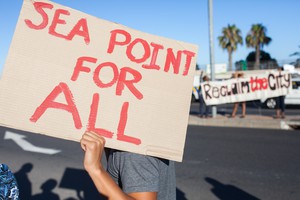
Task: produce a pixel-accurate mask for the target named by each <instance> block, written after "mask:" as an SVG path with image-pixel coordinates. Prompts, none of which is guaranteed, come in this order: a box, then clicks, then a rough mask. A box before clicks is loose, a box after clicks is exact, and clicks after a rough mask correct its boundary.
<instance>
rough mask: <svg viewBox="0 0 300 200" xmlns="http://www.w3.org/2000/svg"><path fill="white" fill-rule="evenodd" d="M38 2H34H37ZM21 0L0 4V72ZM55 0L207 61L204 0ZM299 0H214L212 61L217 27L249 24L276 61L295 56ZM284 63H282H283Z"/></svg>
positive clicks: (240, 54)
mask: <svg viewBox="0 0 300 200" xmlns="http://www.w3.org/2000/svg"><path fill="white" fill-rule="evenodd" d="M36 1H38V0H36ZM22 2H23V1H22V0H9V1H5V0H1V2H0V36H1V37H0V74H1V72H2V68H3V65H4V63H5V59H6V56H7V53H8V49H9V45H10V42H11V40H12V36H13V33H14V29H15V26H16V23H17V19H18V15H19V12H20V9H21V6H22ZM53 2H55V3H59V4H62V5H64V6H67V7H71V8H73V9H76V10H80V11H82V12H85V13H87V14H90V15H93V16H96V17H98V18H102V19H105V20H108V21H112V22H116V23H120V24H123V25H125V26H128V27H130V28H134V29H137V30H140V31H143V32H147V33H151V34H154V35H159V36H163V37H168V38H171V39H175V40H180V41H184V42H188V43H193V44H197V45H198V46H199V52H198V59H197V63H198V64H199V65H204V64H208V63H209V31H208V0H184V1H183V0H163V1H162V0H110V1H99V0H88V1H87V0H53ZM299 8H300V1H299V0H285V1H282V0H251V1H246V0H227V1H223V0H213V14H214V18H213V19H214V42H215V43H214V52H215V63H227V61H228V54H227V52H226V51H224V50H222V49H221V48H220V47H219V44H218V42H217V37H218V36H219V35H220V34H221V31H222V28H223V27H225V26H227V25H228V24H235V25H236V26H237V27H238V28H240V29H241V32H242V36H243V38H245V36H246V34H247V33H248V31H249V30H250V28H251V25H252V24H256V23H261V24H263V25H264V26H266V27H267V30H268V31H267V35H268V36H270V37H271V38H272V39H273V41H272V42H271V43H270V45H269V46H266V47H265V48H264V50H265V51H266V52H268V53H270V54H271V56H272V57H273V58H275V59H277V60H278V61H279V62H285V61H286V60H290V59H296V57H290V56H289V55H290V54H292V53H293V52H295V51H300V48H299V45H300V26H299ZM251 51H253V49H249V48H247V47H246V45H245V42H244V45H243V46H239V47H238V50H237V51H236V52H235V53H234V54H233V61H238V60H241V59H245V58H246V56H247V55H248V53H249V52H251ZM282 64H283V63H282Z"/></svg>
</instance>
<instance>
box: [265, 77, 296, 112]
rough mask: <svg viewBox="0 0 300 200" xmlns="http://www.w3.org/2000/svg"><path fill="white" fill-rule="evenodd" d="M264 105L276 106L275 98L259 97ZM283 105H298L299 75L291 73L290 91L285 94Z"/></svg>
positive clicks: (268, 106) (271, 107)
mask: <svg viewBox="0 0 300 200" xmlns="http://www.w3.org/2000/svg"><path fill="white" fill-rule="evenodd" d="M261 103H262V104H263V106H264V107H267V108H270V109H274V108H275V107H276V99H275V98H269V99H261ZM285 105H300V75H298V74H293V75H292V91H291V92H290V93H289V94H287V95H286V96H285Z"/></svg>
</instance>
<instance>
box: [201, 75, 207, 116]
mask: <svg viewBox="0 0 300 200" xmlns="http://www.w3.org/2000/svg"><path fill="white" fill-rule="evenodd" d="M207 81H209V78H208V76H206V75H205V76H203V82H207ZM200 87H201V86H200ZM201 90H202V88H201V89H200V90H199V103H200V105H199V113H200V114H199V117H200V118H203V117H205V118H208V115H209V112H210V106H207V105H206V104H205V101H204V98H203V95H202V91H201Z"/></svg>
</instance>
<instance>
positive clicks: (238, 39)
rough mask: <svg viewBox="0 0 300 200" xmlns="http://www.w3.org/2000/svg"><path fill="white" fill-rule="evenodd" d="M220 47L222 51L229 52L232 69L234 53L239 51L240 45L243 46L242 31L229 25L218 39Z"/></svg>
mask: <svg viewBox="0 0 300 200" xmlns="http://www.w3.org/2000/svg"><path fill="white" fill-rule="evenodd" d="M218 40H219V45H220V46H221V47H222V49H224V50H227V52H228V56H229V68H230V70H231V69H232V53H233V52H234V51H236V50H237V46H238V44H241V45H242V44H243V38H242V36H241V30H240V29H239V28H237V27H236V26H235V25H234V24H233V25H230V24H228V26H227V27H224V28H223V29H222V35H220V36H219V37H218Z"/></svg>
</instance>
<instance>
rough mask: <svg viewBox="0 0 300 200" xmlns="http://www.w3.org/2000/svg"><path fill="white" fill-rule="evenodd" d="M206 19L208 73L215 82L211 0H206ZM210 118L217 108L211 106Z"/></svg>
mask: <svg viewBox="0 0 300 200" xmlns="http://www.w3.org/2000/svg"><path fill="white" fill-rule="evenodd" d="M208 11H209V12H208V18H209V49H210V67H211V69H210V73H211V81H214V80H215V58H214V33H213V0H208ZM211 113H212V117H213V118H214V117H216V115H217V107H216V106H212V110H211Z"/></svg>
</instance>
